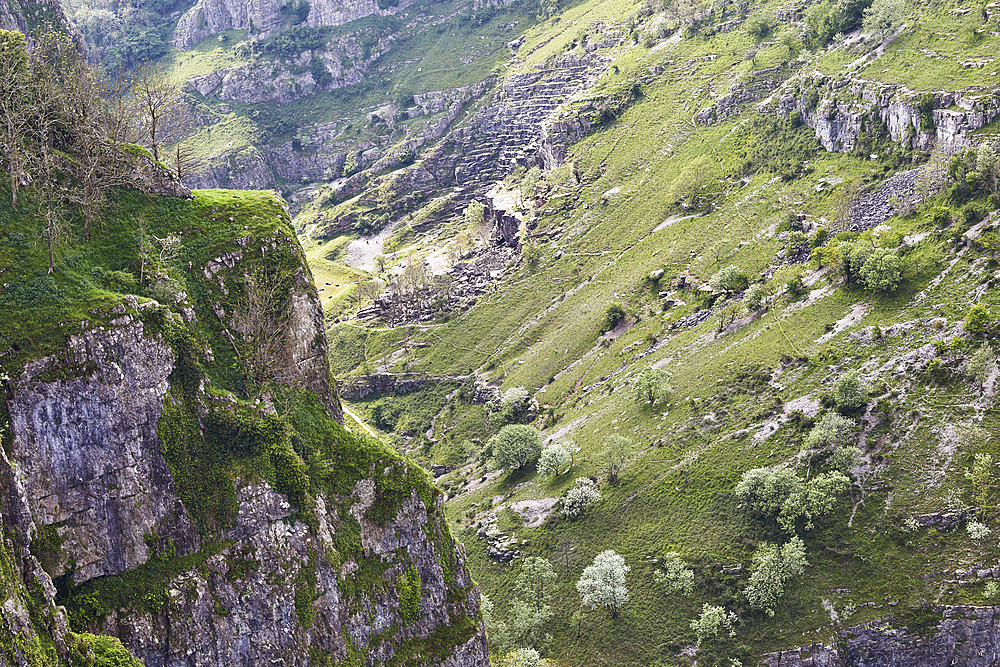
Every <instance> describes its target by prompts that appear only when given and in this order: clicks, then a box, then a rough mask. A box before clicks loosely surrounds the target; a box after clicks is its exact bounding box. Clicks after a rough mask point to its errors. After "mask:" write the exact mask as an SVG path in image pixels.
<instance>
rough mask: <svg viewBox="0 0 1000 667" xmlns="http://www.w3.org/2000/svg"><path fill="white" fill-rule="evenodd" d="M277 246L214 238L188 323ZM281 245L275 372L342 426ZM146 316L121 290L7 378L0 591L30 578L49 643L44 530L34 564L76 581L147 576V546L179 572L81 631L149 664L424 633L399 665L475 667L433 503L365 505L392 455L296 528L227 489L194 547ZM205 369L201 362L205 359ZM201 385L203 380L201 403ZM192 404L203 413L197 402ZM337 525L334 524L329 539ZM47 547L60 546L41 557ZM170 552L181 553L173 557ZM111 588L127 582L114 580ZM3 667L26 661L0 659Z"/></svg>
mask: <svg viewBox="0 0 1000 667" xmlns="http://www.w3.org/2000/svg"><path fill="white" fill-rule="evenodd" d="M288 243H292V244H294V243H295V241H294V237H292V236H291V235H290V234H287V235H286V234H283V233H282V231H281V230H280V229H276V230H274V232H273V234H269V235H267V236H264V237H263V238H255V237H251V236H246V237H243V238H240V239H234V240H233V241H232V243H231V245H230V244H224V245H229V246H230V247H228V248H227V249H226V251H225V252H224V253H222V254H220V255H219V256H217V257H214V258H212V259H210V260H208V261H207V262H206V263H205V265H204V266H199V267H193V268H192V274H191V279H192V280H193V279H196V277H197V279H198V280H201V281H202V285H203V287H205V288H206V289H205V295H204V298H205V300H207V301H208V307H209V308H211V309H213V310H215V311H216V312H215V316H217V318H216V319H215V320H212V319H210V318H211V317H214V316H213V315H211V314H209V313H206V312H201V313H200V315H199V321H200V322H209V321H218V322H219V325H218V326H220V327H224V326H226V322H227V321H228V318H229V317H230V314H227V313H226V312H224V311H223V310H222V308H221V306H220V305H219V304H218V303H213V295H214V294H226V295H233V294H234V291H235V290H239V289H240V287H239V285H240V284H241V279H242V278H243V274H244V273H245V271H246V269H243V262H244V261H245V259H246V258H247V257H249V255H250V254H251V253H253V254H255V255H256V254H257V253H261V254H266V253H268V252H271V253H275V254H283V253H285V252H286V251H288V250H289V248H287V246H286V245H285V244H288ZM290 250H291V251H292V252H294V253H296V255H294V256H297V257H298V258H299V262H300V266H299V269H298V271H297V272H296V273H295V274H294V275H293V278H292V281H291V284H290V285H289V289H290V291H291V294H290V299H289V306H288V307H289V326H288V331H287V341H286V350H287V354H288V361H289V364H288V365H289V368H290V369H294V370H293V372H291V373H290V374H289V377H293V376H294V382H295V383H296V385H297V386H300V387H303V388H306V389H310V390H312V391H314V392H316V393H317V394H319V395H320V396H321V397H323V400H324V403H325V404H326V408H327V410H328V411H329V412H330V413H331V414H332V415H333V416H334V417H335V418H336V419H338V420H340V421H342V416H341V413H340V404H339V400H338V399H337V397H336V393H335V392H333V391H331V389H330V386H329V370H328V366H327V364H326V349H327V344H326V338H325V334H324V329H323V317H322V310H321V307H320V304H319V300H318V298H317V296H316V292H315V289H314V288H313V287H312V285H311V284H310V280H309V276H308V272H307V269H306V268H305V264H304V257H303V256H302V253H301V248H299V247H298V246H297V244H296V245H295V247H293V248H291V249H290ZM294 256H293V257H294ZM238 293H239V292H236V294H238ZM227 303H232V302H231V301H229V302H227ZM155 307H159V306H158V304H156V302H153V301H146V302H141V303H140V302H139V300H138V299H137V298H135V297H131V296H126V297H123V298H122V300H121V301H120V302H119V303H118V304H117V305H114V306H113V307H112V306H105V307H104V308H103V309H101V310H95V311H93V313H92V315H93V317H94V318H95V319H96V320H98V321H101V322H105V324H104V325H102V326H91V327H90V328H86V324H85V325H84V330H83V331H82V332H81V333H80V334H77V335H74V336H71V337H70V338H69V340H68V345H67V347H66V349H65V350H63V351H61V352H59V353H58V354H55V355H52V356H49V357H45V358H42V359H37V360H34V361H30V362H28V363H27V364H26V366H25V367H24V368H23V369H22V371H21V372H20V373H19V374H18V376H17V377H15V378H14V379H13V380H12V382H11V384H10V387H9V389H10V391H9V394H8V399H7V406H8V410H9V412H10V415H11V422H12V431H13V434H14V438H13V443H12V444H11V445H10V446H9V447H7V449H6V451H5V452H4V451H0V503H2V505H0V521H2V524H3V527H4V528H5V530H7V531H9V533H7V534H11V535H12V536H13V537H14V540H13V541H8V542H7V543H5V544H3V545H2V547H3V548H2V549H0V558H2V559H3V561H2V564H4V568H5V569H3V570H0V584H4V588H3V589H2V590H3V591H4V592H9V591H12V590H13V591H15V592H16V591H19V590H21V589H20V588H18V587H21V588H23V587H24V585H25V584H24V583H23V582H34V581H36V580H37V581H38V582H39V585H40V586H41V587H42V595H43V598H44V599H45V600H46V601H47V604H48V607H47V608H46V610H45V612H44V614H45V618H44V619H42V620H43V621H44V622H45V623H46V624H47V626H48V632H49V634H50V635H51V636H52V637H53V638H54V640H55V641H56V644H57V646H63V645H64V643H63V642H64V640H63V637H64V635H65V633H66V631H67V624H66V620H65V618H64V617H63V614H62V613H61V612H60V611H59V609H58V608H56V607H55V606H54V601H55V596H56V590H55V587H54V586H53V585H52V580H51V579H50V576H49V574H47V573H46V572H45V571H43V570H42V568H41V566H40V565H39V563H38V561H37V560H36V559H35V558H34V557H33V556H32V555H31V551H30V549H31V547H32V542H33V541H34V540H38V539H39V535H40V534H42V533H44V535H45V536H46V538H47V539H46V543H47V544H48V545H49V546H48V547H47V548H46V551H45V552H44V553H45V554H49V558H50V560H51V558H52V557H51V554H50V553H49V552H50V551H53V550H55V551H56V552H57V556H56V557H55V561H56V562H52V563H47V564H46V567H47V569H48V570H49V571H50V572H51V573H52V574H56V575H59V574H63V573H67V572H72V574H73V578H74V580H75V581H76V582H77V583H82V582H85V581H87V580H92V579H95V578H97V577H102V576H114V575H119V574H123V573H127V572H128V571H131V570H134V569H136V568H140V567H144V566H146V564H147V563H148V561H149V559H150V558H151V556H153V555H154V554H152V553H151V549H152V547H151V545H152V544H153V543H154V542H155V546H156V551H157V554H156V555H157V557H158V558H160V559H161V562H164V563H169V564H172V565H170V566H171V567H176V564H178V563H184V565H183V567H184V568H185V571H182V572H180V573H179V574H176V575H173V574H171V575H168V576H169V577H170V578H169V581H168V583H167V585H166V590H165V595H164V597H163V598H162V599H161V598H160V597H158V591H160V590H163V589H162V588H159V586H160V585H159V584H152V585H153V586H154V588H153V589H152V593H153V595H151V596H145V595H143V597H142V598H140V597H138V596H139V594H138V593H137V594H136V595H135V596H134V597H132V598H128V597H126V600H125V602H121V601H117V602H114V603H113V605H115V608H116V609H117V611H115V610H111V611H110V612H108V611H107V608H102V609H103V611H102V613H104V612H107V613H106V614H105V615H103V616H102V617H101V618H100V619H99V620H97V621H94V622H93V623H92V624H91V626H90V627H89V628H88V629H90V630H93V631H97V632H101V633H104V634H111V635H115V636H117V637H119V638H120V639H121V640H122V641H123V643H124V644H125V645H126V646H127V647H128V648H129V649H130V650H131V651H132V652H133V653H135V654H136V655H137V656H139V657H140V658H142V659H143V660H144V661H145V663H146V665H148V666H149V667H223V666H227V667H228V666H229V665H265V664H266V665H284V666H288V667H291V666H293V665H294V666H303V667H304V666H306V665H310V664H313V662H314V661H315V660H316V655H317V654H319V655H322V656H326V657H328V658H329V659H330V660H331V661H333V662H337V661H339V660H342V659H344V658H345V657H347V656H348V655H350V654H352V652H355V651H360V652H361V653H362V655H364V656H366V660H367V663H368V664H370V665H384V664H386V663H387V662H388V661H390V660H391V659H392V658H393V656H395V655H397V654H398V653H399V652H407V651H410V650H412V649H411V644H412V643H413V642H421V641H423V640H428V641H429V644H428V645H433V646H436V647H437V649H436V650H438V653H437V654H436V655H433V656H431V655H428V656H426V657H425V658H424V659H423V662H421V661H420V660H417V661H416V662H414V661H413V660H411V661H410V662H408V664H423V665H427V667H430V666H431V665H442V664H443V665H450V666H451V667H487V665H488V662H487V658H486V643H485V641H486V640H485V635H484V631H483V628H482V626H481V624H480V623H479V622H478V620H477V619H478V616H479V594H478V591H477V590H476V588H475V586H474V585H473V583H472V581H471V579H470V577H469V573H468V571H467V570H466V568H465V565H464V563H463V554H462V552H461V547H460V546H459V545H457V544H456V543H454V542H453V541H452V540H451V539H450V538H449V537H448V536H447V534H446V532H445V531H446V525H445V521H444V515H443V509H442V507H441V506H440V499H439V498H438V500H436V501H435V504H431V506H429V507H428V506H427V505H425V502H426V501H425V500H424V499H423V498H424V497H428V498H433V497H435V496H434V495H432V494H430V490H429V489H425V491H426V493H427V494H429V495H426V496H421V495H420V494H418V492H417V490H416V489H414V490H413V491H412V492H410V494H409V496H404V497H402V498H398V499H393V500H388V499H386V498H384V497H381V496H380V495H379V494H380V493H381V491H379V489H380V488H381V487H380V486H379V484H376V482H375V481H374V479H373V478H374V477H376V476H380V475H388V476H394V475H397V474H399V473H402V474H404V475H405V474H407V471H405V470H402V471H401V470H399V469H398V468H399V467H400V466H405V465H406V464H405V463H403V462H402V461H400V460H398V459H396V458H395V457H394V456H392V457H388V458H386V459H384V461H385V464H384V465H385V469H379V466H378V465H377V464H376V465H372V466H371V469H370V471H368V472H369V473H370V475H371V477H368V478H365V477H363V476H362V477H361V478H360V479H358V481H357V482H356V483H355V484H354V486H353V491H350V492H346V497H337V496H335V497H329V496H325V495H323V494H319V495H318V496H317V497H316V498H315V511H314V512H311V513H310V516H311V519H310V520H308V525H307V523H306V519H304V518H303V516H304V515H303V514H301V513H299V512H297V511H296V510H295V509H294V508H293V507H292V506H291V504H290V503H289V501H288V500H287V498H286V497H285V496H284V495H282V494H280V493H277V492H276V491H274V490H273V489H272V488H271V487H270V486H268V485H267V483H265V482H263V481H259V480H258V481H250V480H246V479H243V480H241V479H237V480H236V490H237V496H236V498H235V500H236V508H235V509H236V516H235V519H234V521H233V522H232V523H231V524H228V525H227V526H226V527H216V528H214V529H212V528H210V529H209V530H214V532H210V533H206V535H210V536H211V543H207V539H208V538H206V541H203V540H202V539H201V536H200V535H199V532H198V530H197V528H196V527H195V525H194V523H193V522H192V521H191V520H190V518H189V516H188V514H187V511H186V508H185V507H184V506H183V504H182V502H181V500H180V498H179V496H178V493H177V489H176V486H175V482H174V479H173V477H172V473H171V470H170V468H169V467H168V466H167V464H166V462H165V460H164V458H163V455H162V454H161V447H163V442H162V441H161V439H160V437H159V434H158V427H159V424H160V421H161V417H162V415H163V411H164V405H165V401H167V400H170V395H169V394H170V392H171V374H172V373H173V371H174V369H175V364H176V359H175V355H174V352H173V351H172V349H171V348H170V347H169V346H168V345H167V344H166V342H165V341H164V340H163V339H162V338H161V337H160V336H159V335H151V334H150V333H149V332H148V331H146V329H145V327H144V325H143V322H142V318H143V316H144V315H143V311H144V310H145V309H147V308H155ZM171 317H175V318H176V316H171ZM177 321H178V322H179V319H177ZM212 358H214V354H213V353H212V352H211V350H208V351H206V353H205V359H206V363H212V362H211V359H212ZM206 380H207V378H206ZM204 387H205V383H204V382H203V383H202V389H201V390H200V391H201V392H204V391H205V389H204ZM191 391H198V390H191ZM199 400H200V401H201V408H200V409H201V410H204V406H205V404H206V403H207V401H208V400H209V398H208V395H207V394H204V393H202V395H201V398H200V399H199ZM220 402H222V403H225V402H226V401H225V398H223V399H220ZM268 407H269V406H268V405H267V404H266V403H265V405H264V408H263V409H265V410H266V409H267V408H268ZM271 410H272V411H273V407H271ZM196 417H197V418H198V419H202V418H204V414H203V413H199V414H198V415H196ZM8 456H9V459H8ZM343 474H349V475H355V476H357V475H365V474H366V473H365V471H364V470H361V471H350V472H344V473H343ZM348 479H356V477H349V478H348ZM347 488H348V489H349V488H350V487H347ZM380 502H383V503H384V502H393V503H394V504H395V505H394V506H395V507H397V508H398V509H397V511H396V514H395V515H394V516H389V517H382V518H380V519H379V522H376V521H375V520H374V519H371V518H370V517H369V516H368V510H369V509H370V508H372V507H375V508H376V509H379V506H376V503H380ZM328 508H329V509H328ZM345 508H348V509H345ZM355 521H356V522H357V523H354V522H355ZM345 531H351V532H350V533H349V535H348V536H347V539H346V540H345V539H343V538H344V535H343V533H344V532H345ZM53 535H57V536H58V537H59V539H58V540H55V539H53V537H52V536H53ZM154 535H155V536H157V538H156V539H155V540H154V539H150V538H152V536H154ZM53 542H58V543H59V544H58V546H57V547H55V549H53V548H52V546H51V545H52V543H53ZM171 545H172V546H171ZM338 549H343V550H344V552H343V553H341V552H340V551H338ZM174 551H176V556H190V558H191V560H188V561H178V560H176V558H175V554H174ZM6 554H13V558H9V559H8V556H7V555H6ZM40 557H42V558H44V557H45V556H40ZM9 561H13V562H16V563H18V568H17V570H18V571H17V573H16V575H15V576H14V579H15V581H12V582H8V581H6V580H5V575H6V571H7V569H9V568H8V566H7V565H6V563H7V562H9ZM187 563H191V564H190V565H188V564H187ZM411 568H412V569H414V570H415V571H416V572H417V573H418V574H419V576H420V587H419V598H418V600H417V606H418V609H419V615H418V617H417V618H415V619H414V618H404V614H403V612H402V611H401V608H402V606H403V605H402V596H403V586H402V583H401V581H403V575H404V573H406V572H407V571H410V570H411ZM160 571H161V568H160V567H154V568H152V569H151V570H150V571H148V572H147V573H146V574H143V575H142V576H141V577H140V579H141V580H143V581H146V580H147V579H148V576H153V577H155V576H161V575H159V574H150V573H158V572H160ZM169 571H170V570H168V572H169ZM174 571H176V570H174ZM373 571H374V572H376V573H377V575H373V574H372V572H373ZM355 575H356V576H357V577H358V579H359V583H355V582H354V581H353V580H354V578H355ZM119 581H120V583H119V584H118V585H120V586H131V585H132V584H130V583H128V582H129V581H130V580H129V579H127V578H125V579H122V580H119ZM360 582H363V583H360ZM143 590H144V589H143ZM409 590H411V591H412V588H410V589H409ZM2 594H3V593H0V595H2ZM97 595H98V597H99V596H100V594H99V593H98V594H97ZM27 599H28V597H27V594H26V593H17V594H15V595H10V594H8V595H7V597H6V598H3V599H0V632H5V631H6V632H7V633H8V635H11V636H16V637H21V638H23V639H24V640H25V641H28V640H30V639H31V637H32V636H33V634H32V633H34V632H36V629H35V628H36V627H37V625H35V624H33V622H37V621H38V620H39V619H38V618H36V617H33V616H31V613H33V612H30V608H29V607H28V606H27V605H26V602H25V601H26V600H27ZM121 604H124V607H118V606H117V605H121ZM455 624H460V628H461V631H462V633H463V634H462V635H461V639H460V640H457V639H456V640H453V641H456V645H454V646H450V647H449V646H448V644H447V642H444V643H443V644H442V643H441V642H437V643H435V637H439V636H440V635H438V634H436V633H440V632H442V631H443V628H445V626H450V625H455ZM449 636H455V635H451V634H449ZM421 646H423V645H421ZM421 650H422V649H421ZM317 652H318V653H317ZM5 664H6V663H5ZM15 666H16V667H26V663H25V661H23V660H16V661H15V662H14V664H12V665H9V667H15Z"/></svg>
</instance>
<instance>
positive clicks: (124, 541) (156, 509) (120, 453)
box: [8, 307, 199, 583]
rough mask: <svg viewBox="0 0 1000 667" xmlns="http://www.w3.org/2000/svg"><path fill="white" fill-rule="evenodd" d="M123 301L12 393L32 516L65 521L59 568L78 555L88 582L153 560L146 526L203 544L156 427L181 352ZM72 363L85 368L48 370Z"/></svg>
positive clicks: (190, 545)
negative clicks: (50, 376) (104, 323)
mask: <svg viewBox="0 0 1000 667" xmlns="http://www.w3.org/2000/svg"><path fill="white" fill-rule="evenodd" d="M120 308H121V311H122V312H121V316H120V317H119V318H118V319H117V320H115V324H114V326H113V327H109V328H103V327H102V328H98V329H94V330H90V331H86V332H84V333H82V334H80V335H78V336H73V337H72V338H71V339H70V342H69V349H68V350H67V351H66V354H65V355H64V356H61V358H60V357H45V358H43V359H39V360H36V361H33V362H30V363H29V364H28V365H27V367H26V368H25V369H24V371H23V372H22V373H21V375H20V376H19V377H18V378H16V380H15V382H14V397H13V400H11V401H9V402H8V409H9V410H10V415H11V422H12V430H13V432H14V444H13V447H12V450H11V451H10V456H11V459H12V460H13V462H14V463H15V464H16V466H17V471H18V477H19V479H20V481H21V483H22V484H23V485H24V488H25V493H26V496H27V498H28V501H29V506H30V507H31V513H32V516H33V518H34V520H35V521H36V522H37V523H39V524H41V525H47V526H55V527H56V530H57V531H58V532H59V534H60V536H61V537H62V539H63V544H62V548H63V550H64V551H65V558H64V559H63V561H62V562H61V563H60V564H59V567H58V570H59V572H58V573H61V572H62V571H65V568H66V567H67V565H68V564H69V559H72V560H73V561H74V562H75V564H76V570H75V572H74V579H75V580H76V581H77V582H78V583H79V582H83V581H86V580H87V579H90V578H92V577H97V576H101V575H106V574H119V573H121V572H123V571H125V570H127V569H131V568H134V567H136V566H138V565H140V564H142V563H144V562H145V561H146V560H147V559H148V558H149V548H148V546H147V545H146V542H145V540H144V537H145V536H146V535H150V534H160V535H162V536H164V537H169V538H172V539H173V540H174V543H175V545H176V547H177V550H178V552H179V553H182V554H186V553H191V552H193V551H195V550H197V548H198V545H199V541H198V537H197V529H196V528H195V527H194V526H193V525H192V524H191V522H190V521H189V520H188V518H187V514H186V513H185V512H184V508H183V506H182V505H181V501H180V498H179V497H178V496H177V493H176V490H175V488H174V484H173V481H172V479H171V477H170V471H169V469H168V467H167V464H166V462H165V461H164V459H163V456H162V455H161V454H160V447H161V441H160V438H159V435H158V434H157V431H156V429H157V423H158V421H159V419H160V416H161V414H162V412H163V399H164V396H165V395H166V393H167V389H168V384H167V377H168V376H169V375H170V372H171V371H172V370H173V363H174V358H173V353H172V352H171V351H170V348H169V347H168V346H167V345H166V344H165V343H164V342H163V341H162V339H156V338H148V337H146V336H145V335H144V333H143V326H142V323H141V322H138V321H136V320H135V319H134V318H133V317H132V316H130V315H127V314H125V308H124V307H120ZM67 366H70V367H71V368H73V367H76V368H80V369H82V374H81V375H80V376H79V377H69V378H66V379H57V380H54V381H43V380H40V379H39V377H38V376H40V375H41V374H42V373H44V372H46V371H54V372H56V373H59V372H63V370H64V369H65V368H66V367H67Z"/></svg>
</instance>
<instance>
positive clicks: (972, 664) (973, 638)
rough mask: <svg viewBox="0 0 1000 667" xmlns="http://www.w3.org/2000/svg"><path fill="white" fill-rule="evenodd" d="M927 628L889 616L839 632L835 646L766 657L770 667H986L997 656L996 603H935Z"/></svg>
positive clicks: (999, 639)
mask: <svg viewBox="0 0 1000 667" xmlns="http://www.w3.org/2000/svg"><path fill="white" fill-rule="evenodd" d="M933 613H934V614H937V615H940V621H938V622H937V623H936V624H935V625H933V626H931V628H929V629H920V630H917V629H913V630H911V629H907V628H906V627H898V626H897V624H896V623H895V622H894V619H893V618H891V617H890V618H888V619H882V620H878V621H872V622H871V623H866V624H865V625H859V626H855V627H853V628H849V629H848V630H845V631H843V632H841V633H840V638H839V639H840V641H839V642H838V643H837V644H813V645H810V646H803V647H802V648H799V649H793V650H791V651H779V652H776V653H769V654H767V655H766V656H764V663H765V664H766V665H768V667H890V666H893V665H920V666H921V667H946V666H949V665H963V666H964V667H988V666H989V665H994V664H996V662H997V660H1000V629H998V626H997V623H996V617H997V614H998V613H1000V608H998V607H937V608H936V609H934V612H933Z"/></svg>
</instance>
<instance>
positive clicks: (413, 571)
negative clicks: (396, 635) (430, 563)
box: [396, 565, 420, 625]
mask: <svg viewBox="0 0 1000 667" xmlns="http://www.w3.org/2000/svg"><path fill="white" fill-rule="evenodd" d="M396 587H397V590H398V591H399V614H400V616H402V617H403V622H404V623H405V624H406V625H413V624H414V623H416V622H417V621H419V620H420V573H419V572H417V568H415V567H414V566H413V565H411V566H410V567H409V568H407V570H406V572H403V573H402V574H400V575H399V578H398V579H397V580H396Z"/></svg>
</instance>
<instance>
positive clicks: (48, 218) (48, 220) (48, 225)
mask: <svg viewBox="0 0 1000 667" xmlns="http://www.w3.org/2000/svg"><path fill="white" fill-rule="evenodd" d="M45 237H46V240H47V241H48V243H49V273H50V274H51V273H54V272H55V270H56V266H55V257H54V256H53V251H52V246H53V238H52V237H53V230H52V200H51V198H50V195H49V190H46V191H45Z"/></svg>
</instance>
